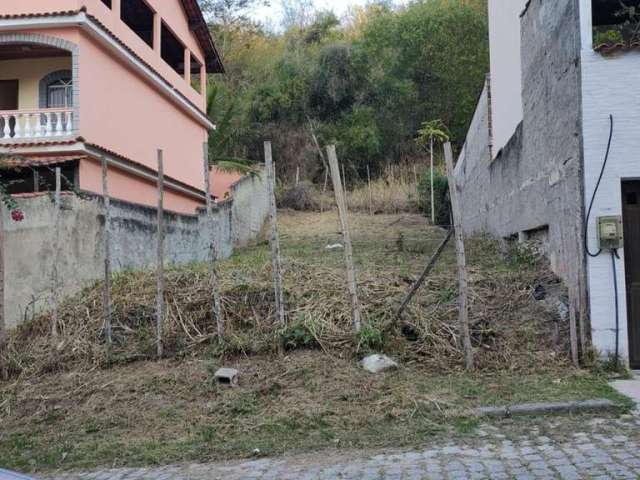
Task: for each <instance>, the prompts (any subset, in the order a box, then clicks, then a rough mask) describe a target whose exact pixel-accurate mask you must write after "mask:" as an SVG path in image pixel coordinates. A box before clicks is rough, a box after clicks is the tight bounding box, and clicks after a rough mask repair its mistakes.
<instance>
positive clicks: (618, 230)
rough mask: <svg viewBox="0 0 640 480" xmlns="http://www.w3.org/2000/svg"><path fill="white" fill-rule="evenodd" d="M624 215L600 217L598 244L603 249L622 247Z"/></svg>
mask: <svg viewBox="0 0 640 480" xmlns="http://www.w3.org/2000/svg"><path fill="white" fill-rule="evenodd" d="M622 241H623V233H622V217H619V216H613V217H598V245H599V247H600V249H602V250H616V249H618V248H622Z"/></svg>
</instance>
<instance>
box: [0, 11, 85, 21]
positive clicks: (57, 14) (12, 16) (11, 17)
mask: <svg viewBox="0 0 640 480" xmlns="http://www.w3.org/2000/svg"><path fill="white" fill-rule="evenodd" d="M78 13H80V10H61V11H57V12H43V13H11V14H0V20H14V19H18V18H40V17H65V16H67V15H77V14H78Z"/></svg>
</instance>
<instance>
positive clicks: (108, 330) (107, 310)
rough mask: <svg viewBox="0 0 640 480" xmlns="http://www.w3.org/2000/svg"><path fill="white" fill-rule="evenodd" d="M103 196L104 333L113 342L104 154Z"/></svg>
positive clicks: (109, 203) (107, 186)
mask: <svg viewBox="0 0 640 480" xmlns="http://www.w3.org/2000/svg"><path fill="white" fill-rule="evenodd" d="M101 161H102V198H103V202H104V291H103V297H104V298H103V307H104V335H105V337H106V339H107V342H108V343H109V344H111V343H113V336H112V326H111V317H112V310H111V198H110V197H109V182H108V180H107V174H108V167H107V157H106V156H105V155H102V158H101Z"/></svg>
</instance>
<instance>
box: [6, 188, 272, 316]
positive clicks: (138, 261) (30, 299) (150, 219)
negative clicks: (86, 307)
mask: <svg viewBox="0 0 640 480" xmlns="http://www.w3.org/2000/svg"><path fill="white" fill-rule="evenodd" d="M263 177H264V176H257V177H254V178H251V179H250V180H248V181H241V182H239V183H238V185H236V187H235V190H234V194H237V203H236V199H235V198H232V199H230V200H227V201H225V202H222V203H221V204H220V205H219V206H218V207H217V208H216V210H215V215H216V219H217V222H218V230H217V232H218V238H217V248H218V252H219V255H220V256H221V257H225V258H226V257H229V256H230V255H231V254H232V253H233V250H234V248H235V247H236V246H244V245H246V244H248V243H250V242H251V241H255V240H259V239H260V235H261V232H262V231H263V225H264V223H265V221H266V220H267V218H268V203H267V201H266V198H267V197H266V193H265V191H266V186H265V183H264V178H263ZM18 205H19V208H20V209H22V210H23V212H24V214H25V220H24V221H23V222H20V223H16V222H13V221H12V220H11V219H10V218H9V214H8V212H7V211H6V209H2V210H3V226H4V267H5V271H4V275H5V277H4V280H5V308H4V317H5V327H6V328H13V327H15V326H17V325H19V324H20V323H22V322H24V321H25V320H28V319H29V318H31V317H32V316H33V314H34V313H36V312H40V311H43V310H46V309H48V308H49V307H50V300H51V291H52V271H53V265H54V260H55V259H56V258H57V263H58V276H59V279H60V292H61V294H62V295H68V294H72V293H74V292H77V291H78V290H79V289H81V288H82V287H84V286H86V285H87V284H88V283H89V282H92V281H95V280H97V279H101V278H102V276H103V272H104V246H103V245H104V232H105V229H104V226H105V219H104V211H103V202H102V198H100V197H96V196H87V197H85V198H79V197H77V196H75V195H64V196H63V202H62V212H61V218H60V249H59V251H58V252H56V251H55V248H54V246H55V244H56V243H55V242H56V240H55V229H54V224H55V218H54V208H53V203H52V200H51V197H50V196H49V195H40V196H34V197H32V198H22V199H19V200H18ZM111 218H112V262H113V269H114V271H122V270H128V269H144V268H153V267H154V266H155V263H156V247H155V245H156V231H157V229H156V218H157V211H156V209H154V208H149V207H144V206H140V205H134V204H130V203H126V202H119V201H114V200H112V202H111ZM165 226H166V240H165V242H166V243H165V252H166V262H167V264H168V265H185V264H189V263H192V262H201V261H206V260H207V258H208V255H209V240H208V235H207V232H206V221H205V212H204V210H201V211H200V212H199V213H198V215H193V216H191V215H182V214H175V213H171V212H167V213H166V217H165Z"/></svg>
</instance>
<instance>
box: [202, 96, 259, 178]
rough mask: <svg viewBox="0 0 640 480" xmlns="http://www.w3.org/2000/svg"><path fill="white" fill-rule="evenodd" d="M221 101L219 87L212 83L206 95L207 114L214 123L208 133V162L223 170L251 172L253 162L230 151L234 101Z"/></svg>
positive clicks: (253, 166)
mask: <svg viewBox="0 0 640 480" xmlns="http://www.w3.org/2000/svg"><path fill="white" fill-rule="evenodd" d="M222 101H223V99H222V95H221V89H220V87H219V86H217V85H213V86H212V88H210V89H209V92H208V95H207V115H208V116H209V118H210V119H211V120H212V121H213V122H214V123H215V124H216V129H215V130H212V131H211V132H210V133H209V163H210V164H211V165H215V166H216V167H217V168H219V169H220V170H222V171H225V172H231V173H240V174H243V175H247V174H253V173H255V172H256V168H255V162H252V161H251V160H248V159H246V158H241V157H238V156H235V155H234V154H233V151H232V147H233V143H232V142H233V131H234V125H233V118H234V115H235V103H233V100H232V101H231V102H230V103H228V104H227V105H224V104H223V103H222ZM218 112H220V113H219V114H218Z"/></svg>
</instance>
